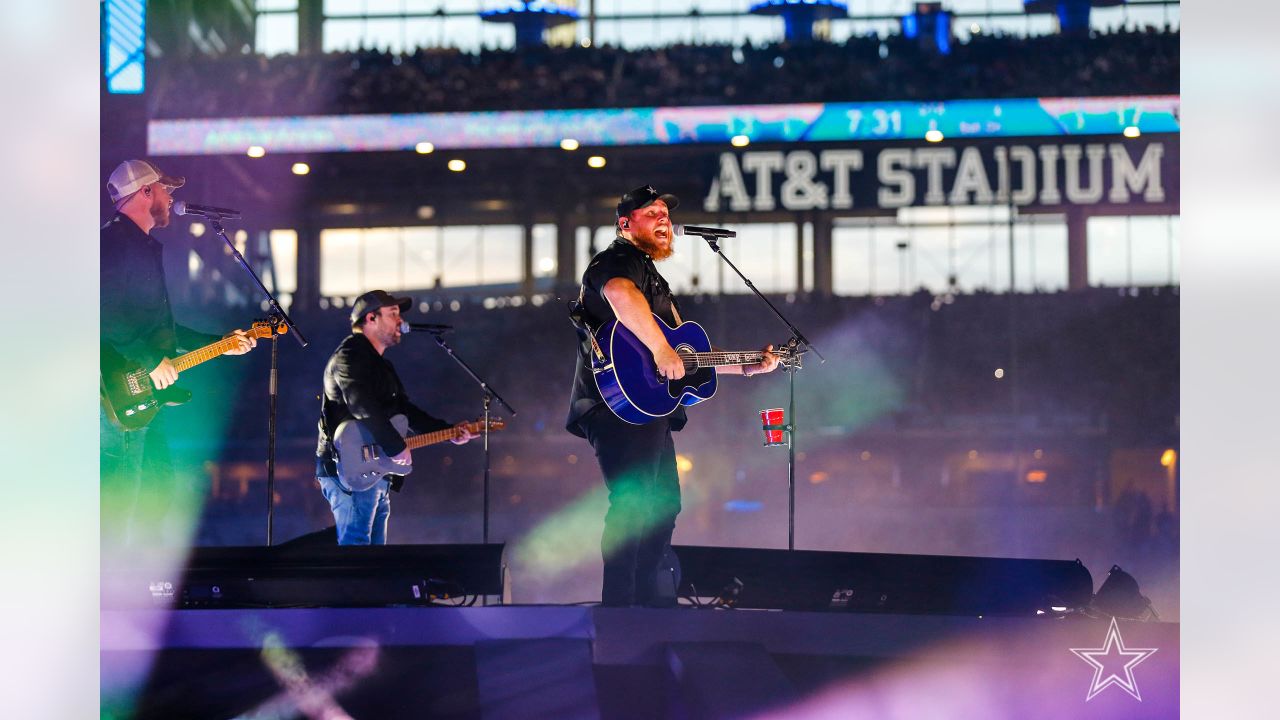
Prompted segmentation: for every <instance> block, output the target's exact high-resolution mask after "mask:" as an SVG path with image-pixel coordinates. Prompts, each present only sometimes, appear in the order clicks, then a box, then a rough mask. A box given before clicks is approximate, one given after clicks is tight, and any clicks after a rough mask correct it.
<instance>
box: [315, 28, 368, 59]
mask: <svg viewBox="0 0 1280 720" xmlns="http://www.w3.org/2000/svg"><path fill="white" fill-rule="evenodd" d="M322 35H323V36H324V37H323V39H322V40H321V44H322V45H323V47H324V51H325V52H337V51H345V50H355V49H357V48H359V47H360V40H361V38H363V36H364V22H363V21H361V20H326V21H325V22H324V32H323V33H322Z"/></svg>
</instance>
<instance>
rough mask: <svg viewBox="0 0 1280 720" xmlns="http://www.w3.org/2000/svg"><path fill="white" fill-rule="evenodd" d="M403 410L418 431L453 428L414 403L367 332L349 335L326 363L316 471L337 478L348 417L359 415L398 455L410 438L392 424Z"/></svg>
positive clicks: (386, 449)
mask: <svg viewBox="0 0 1280 720" xmlns="http://www.w3.org/2000/svg"><path fill="white" fill-rule="evenodd" d="M400 414H403V415H404V416H405V417H407V418H408V419H409V427H410V429H412V430H413V431H414V432H415V433H424V432H433V431H435V430H444V429H445V428H448V427H451V426H452V425H451V424H450V423H447V422H445V421H444V420H441V419H440V418H438V417H435V416H433V415H430V414H428V413H427V412H426V411H424V410H422V409H420V408H419V407H418V406H416V405H414V404H413V403H411V402H409V396H408V395H407V394H406V393H405V390H404V384H403V383H401V382H400V376H399V375H397V374H396V369H395V368H394V367H392V365H391V363H390V362H389V361H388V360H387V359H386V358H384V357H383V356H381V355H379V354H378V351H377V350H376V349H374V347H373V344H372V343H370V342H369V339H368V338H366V337H365V336H364V335H362V334H361V333H352V334H351V335H348V336H347V338H346V339H345V340H343V341H342V342H341V343H340V344H339V345H338V349H336V350H334V351H333V355H332V356H331V357H330V358H329V362H328V363H327V364H326V365H325V366H324V399H323V400H322V402H321V405H320V423H319V429H320V438H319V443H318V444H317V445H316V473H317V474H321V475H328V476H335V475H337V468H336V466H335V464H334V457H333V432H334V431H335V430H337V429H338V425H339V424H341V423H342V421H344V420H348V419H351V418H356V419H358V420H361V421H363V422H364V423H365V425H366V426H368V428H369V431H370V432H372V433H373V437H374V439H375V440H376V441H377V443H378V444H379V445H381V446H382V450H383V452H385V453H386V454H388V455H396V454H398V453H400V452H401V451H402V450H404V448H405V443H404V439H403V438H401V437H400V433H398V432H396V429H395V427H394V426H392V425H391V417H392V416H394V415H400Z"/></svg>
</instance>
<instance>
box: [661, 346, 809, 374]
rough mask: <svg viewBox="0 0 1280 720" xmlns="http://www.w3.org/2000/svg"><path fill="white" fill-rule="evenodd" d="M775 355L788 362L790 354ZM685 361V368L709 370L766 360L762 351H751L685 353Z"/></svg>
mask: <svg viewBox="0 0 1280 720" xmlns="http://www.w3.org/2000/svg"><path fill="white" fill-rule="evenodd" d="M773 354H774V355H777V356H778V357H779V358H782V359H783V360H786V359H787V358H788V357H789V356H790V353H789V352H787V351H786V350H774V351H773ZM680 357H681V358H682V359H683V360H684V366H685V368H689V369H692V368H707V367H720V366H722V365H751V364H754V363H758V362H760V361H761V360H763V359H764V353H763V352H761V351H760V350H750V351H745V352H724V351H713V352H700V353H683V354H681V356H680Z"/></svg>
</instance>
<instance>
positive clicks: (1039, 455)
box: [1031, 448, 1044, 460]
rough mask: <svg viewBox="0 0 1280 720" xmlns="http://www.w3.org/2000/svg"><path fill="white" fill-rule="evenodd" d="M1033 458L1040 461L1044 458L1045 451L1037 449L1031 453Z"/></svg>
mask: <svg viewBox="0 0 1280 720" xmlns="http://www.w3.org/2000/svg"><path fill="white" fill-rule="evenodd" d="M1031 456H1032V457H1034V458H1035V459H1037V460H1039V459H1040V458H1042V457H1044V450H1041V449H1040V448H1036V451H1035V452H1033V453H1031Z"/></svg>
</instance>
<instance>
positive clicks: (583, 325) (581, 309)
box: [569, 284, 606, 365]
mask: <svg viewBox="0 0 1280 720" xmlns="http://www.w3.org/2000/svg"><path fill="white" fill-rule="evenodd" d="M586 292H587V287H586V285H582V284H579V285H578V299H577V300H570V301H569V322H571V323H573V329H574V330H576V331H577V333H578V340H579V342H582V343H584V344H587V343H590V345H591V351H590V352H591V354H592V355H593V356H594V360H595V362H594V363H592V364H594V365H604V364H605V362H606V358H605V356H604V351H603V350H601V349H600V343H598V342H596V333H595V328H593V327H591V322H590V321H589V320H587V305H586Z"/></svg>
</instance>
